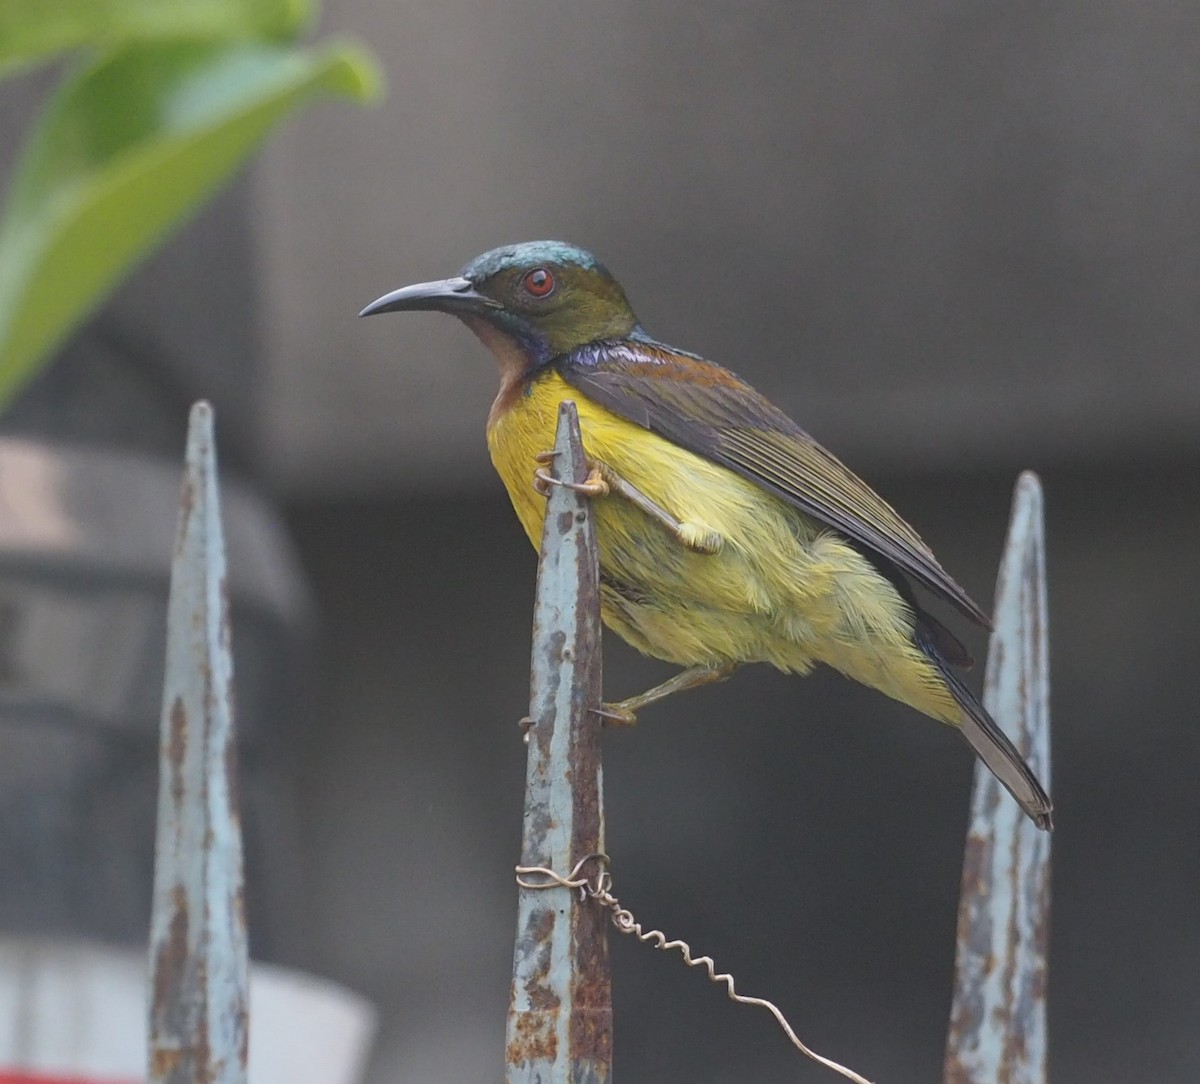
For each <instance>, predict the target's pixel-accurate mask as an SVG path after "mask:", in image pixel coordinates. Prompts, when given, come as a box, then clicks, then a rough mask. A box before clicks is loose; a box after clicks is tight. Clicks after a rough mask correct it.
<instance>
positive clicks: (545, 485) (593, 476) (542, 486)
mask: <svg viewBox="0 0 1200 1084" xmlns="http://www.w3.org/2000/svg"><path fill="white" fill-rule="evenodd" d="M556 455H558V452H539V453H538V454H537V455H535V456H534V457H533V458H534V459H535V460H536V461H537V462H538V463H550V462H552V461H553V460H554V457H555V456H556ZM551 486H562V487H563V488H564V489H571V490H574V491H575V492H576V493H582V494H583V495H584V496H585V497H607V496H608V494H609V493H610V492H611V490H610V487H609V484H608V482H606V481H605V479H604V470H603V468H602V467H601V466H600V465H599V464H598V463H589V464H588V476H587V478H586V479H585V480H584V481H582V482H564V481H562V480H561V479H559V478H555V477H554V475H552V474H551V473H550V472H549V471H548V470H546V468H545V467H538V469H537V470H535V471H534V472H533V488H534V491H535V492H537V493H539V494H541V495H542V496H543V497H548V496H550V487H551Z"/></svg>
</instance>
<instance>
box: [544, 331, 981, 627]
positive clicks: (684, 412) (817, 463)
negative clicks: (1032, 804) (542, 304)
mask: <svg viewBox="0 0 1200 1084" xmlns="http://www.w3.org/2000/svg"><path fill="white" fill-rule="evenodd" d="M557 368H558V370H559V372H561V373H562V376H563V379H564V380H566V382H567V383H568V384H570V385H571V386H572V387H574V388H577V389H578V390H579V391H580V392H582V393H583V394H584V395H586V396H587V397H588V398H589V399H592V400H593V401H595V402H597V403H600V404H601V405H602V406H605V407H607V408H608V409H609V410H611V411H612V412H613V413H614V414H618V415H620V416H621V417H622V418H625V419H626V420H627V421H630V422H633V423H634V424H635V425H640V426H642V427H643V428H644V429H648V430H650V431H651V432H653V433H657V434H659V435H660V436H662V437H665V438H666V439H667V440H670V441H672V442H673V443H675V444H678V445H679V446H680V447H683V448H687V449H688V451H691V452H695V453H696V454H697V455H702V456H704V457H705V458H707V459H711V460H712V461H713V462H715V463H719V464H721V465H722V466H723V467H727V468H728V469H729V470H731V471H734V472H735V473H736V474H740V475H741V476H742V477H743V478H747V479H749V480H750V481H752V482H755V483H757V484H758V485H760V486H762V487H763V488H764V489H767V490H769V491H770V492H772V493H774V494H776V495H777V496H779V497H781V498H783V500H785V501H787V502H788V503H789V504H792V505H794V506H795V507H796V508H798V509H800V511H802V512H804V513H805V514H807V515H809V516H811V517H812V518H813V519H816V520H819V521H821V522H822V523H826V524H828V525H829V526H830V527H833V528H835V529H836V530H838V531H840V532H841V533H842V534H844V535H846V536H847V537H849V538H851V539H853V540H854V541H855V542H857V543H858V544H859V545H861V546H863V547H864V548H865V549H866V550H867V551H868V552H869V553H872V554H875V555H878V556H879V557H882V558H884V559H885V560H887V561H890V562H891V563H892V564H894V565H895V566H896V567H897V568H898V569H900V570H901V571H903V572H904V573H906V574H907V575H909V576H911V577H912V578H913V579H914V580H916V581H917V582H919V583H921V584H923V585H924V586H925V587H927V588H929V589H930V590H931V591H933V592H934V593H935V594H937V595H940V596H942V597H943V598H945V599H946V600H948V601H949V602H951V603H952V604H954V605H955V606H957V607H958V608H959V609H960V610H962V612H963V613H965V614H966V615H967V616H969V617H971V618H972V619H974V620H975V621H978V622H979V623H980V624H981V625H984V626H985V627H990V625H991V622H990V621H989V620H988V617H987V615H986V614H985V613H984V612H983V611H982V610H981V609H980V608H979V607H978V606H977V605H976V604H975V603H974V602H973V601H972V600H971V598H970V597H969V596H968V595H967V593H966V592H965V591H964V590H963V589H962V588H961V587H959V586H958V584H956V583H955V582H954V580H952V579H951V578H950V577H949V576H948V575H947V574H946V572H945V571H944V570H943V569H942V566H941V565H939V564H938V562H937V559H936V558H935V557H934V556H933V554H932V553H931V552H930V550H929V547H928V546H926V545H925V543H924V542H922V541H921V539H920V537H919V536H918V535H917V533H916V531H914V530H913V529H912V528H911V527H910V526H909V525H908V524H907V523H905V522H904V520H903V519H901V518H900V516H898V515H897V514H896V512H895V511H894V510H893V509H892V507H891V506H890V505H888V504H887V503H886V502H885V501H884V500H883V499H882V498H881V497H879V495H878V494H876V493H875V491H874V490H872V489H871V487H870V486H868V485H867V484H866V483H865V482H863V481H862V480H861V479H859V478H858V477H857V476H855V475H854V474H852V473H851V472H850V471H849V470H848V469H847V468H846V467H845V466H844V465H843V464H842V463H841V462H840V461H839V460H837V459H836V458H834V457H833V456H832V455H830V453H829V452H827V451H826V450H825V449H824V448H822V447H821V446H820V445H819V444H818V443H817V442H816V441H815V440H813V439H812V437H810V436H809V435H808V434H807V433H805V432H804V430H802V429H801V428H800V427H799V426H798V425H796V423H795V422H793V421H792V420H791V419H790V418H789V417H788V416H787V415H786V414H784V413H783V412H782V411H781V410H779V408H778V407H776V406H774V405H773V404H772V403H771V402H770V401H768V400H767V399H765V398H764V397H763V396H761V395H760V394H759V393H758V392H756V391H755V390H754V389H753V388H752V387H750V385H748V384H746V383H745V382H744V381H742V380H740V379H739V378H738V377H736V376H735V375H734V374H733V373H731V372H729V371H728V370H727V369H722V368H721V367H720V366H717V365H713V364H712V363H711V362H707V361H704V360H703V359H701V358H697V357H694V356H693V355H690V354H684V353H681V352H679V351H676V350H673V349H671V348H670V347H666V346H663V345H662V344H661V343H655V342H651V341H649V340H647V341H644V342H643V341H640V340H637V339H630V340H624V341H622V342H619V343H593V344H591V345H589V346H585V347H582V348H580V349H578V350H575V351H573V352H572V353H571V354H568V355H566V356H565V357H563V358H560V359H559V360H558V362H557Z"/></svg>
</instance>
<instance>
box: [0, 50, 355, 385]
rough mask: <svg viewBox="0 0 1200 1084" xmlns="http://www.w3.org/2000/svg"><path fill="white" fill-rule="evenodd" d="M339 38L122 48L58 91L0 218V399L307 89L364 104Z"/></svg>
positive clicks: (348, 53)
mask: <svg viewBox="0 0 1200 1084" xmlns="http://www.w3.org/2000/svg"><path fill="white" fill-rule="evenodd" d="M377 84H378V76H377V73H376V70H375V68H374V66H373V64H372V62H371V61H370V59H369V58H368V57H367V56H366V55H365V54H364V53H363V52H362V51H361V50H359V49H357V48H355V47H353V46H349V45H344V44H343V45H335V46H332V47H328V48H325V49H322V50H319V51H315V50H314V51H301V50H297V49H293V48H289V47H283V46H270V45H240V46H230V45H213V44H197V43H173V44H170V45H164V44H155V45H153V46H149V45H147V46H138V47H130V48H127V49H124V50H121V51H119V52H118V53H115V54H113V55H112V56H110V57H108V58H106V59H104V60H101V61H99V62H98V63H95V64H93V65H91V66H90V67H88V68H86V69H85V70H83V71H82V72H80V73H79V74H78V75H76V76H75V77H73V78H71V79H69V80H68V81H67V82H66V84H65V85H64V86H63V87H62V88H60V90H59V92H58V93H57V95H56V96H55V97H54V99H53V100H52V101H51V103H50V105H49V106H48V108H47V111H46V115H45V117H44V118H43V119H42V121H41V123H40V124H39V126H38V128H37V129H36V130H35V132H34V135H33V137H32V138H31V140H30V143H29V146H28V147H27V148H26V151H25V154H24V157H23V159H22V161H21V163H20V165H19V166H18V169H17V176H16V177H15V179H14V181H13V185H12V189H11V192H10V195H9V202H8V207H7V208H6V211H5V216H4V220H3V222H2V223H0V405H2V404H3V403H4V402H7V400H8V398H9V397H10V396H11V394H12V392H13V390H15V387H16V386H17V385H18V384H19V383H20V381H22V380H23V379H24V378H25V377H26V376H27V375H28V374H29V373H30V372H31V371H32V369H33V368H34V367H35V366H36V364H37V363H38V361H39V360H40V359H41V358H42V357H43V356H44V355H46V354H48V353H49V352H50V351H51V350H52V349H53V348H54V347H55V346H57V345H59V344H60V343H61V342H62V340H63V339H64V338H65V337H66V335H67V334H68V333H69V332H70V331H71V330H72V328H73V327H74V326H75V325H76V324H77V323H78V322H79V321H80V320H81V319H82V318H83V317H84V316H85V315H87V313H88V311H90V309H91V307H92V306H94V305H95V304H97V303H98V302H99V301H101V300H102V299H103V298H104V297H105V296H107V294H108V293H109V292H110V291H111V290H112V289H113V288H114V287H115V286H116V284H117V283H118V282H119V281H120V279H121V277H122V276H123V275H124V273H125V272H126V271H128V270H129V269H130V267H131V266H132V265H133V263H134V262H135V261H137V260H138V259H140V258H141V257H143V256H144V255H146V253H147V252H148V251H149V250H150V249H151V248H152V247H153V246H154V245H155V244H156V243H157V242H158V241H159V240H161V239H162V238H163V236H164V235H165V234H166V233H167V232H168V231H169V230H170V229H172V228H173V227H175V226H177V225H179V224H180V223H181V222H182V221H183V220H184V219H185V218H186V217H187V216H189V215H190V214H191V213H192V212H194V211H195V210H196V209H197V207H198V205H199V204H200V203H201V202H202V201H203V200H204V199H205V198H206V197H207V196H209V195H210V194H211V193H212V192H213V190H214V189H215V188H216V187H217V186H218V185H220V184H221V183H222V182H223V181H225V180H226V179H227V178H228V177H229V176H230V175H231V174H232V172H233V171H234V170H235V169H236V167H237V166H238V165H239V164H240V163H241V162H242V161H243V160H244V159H245V158H246V156H247V155H248V154H249V153H250V152H251V151H252V150H254V148H255V147H256V146H257V145H258V143H259V142H260V141H261V140H262V138H263V137H264V136H265V135H266V134H267V132H268V130H269V129H270V128H271V126H272V125H273V124H274V123H275V122H276V121H278V120H279V119H281V118H282V117H283V116H284V115H286V114H287V113H288V112H289V111H290V110H292V109H293V108H294V107H296V106H297V105H298V104H299V103H300V102H301V101H302V100H303V99H305V98H307V97H308V96H310V95H312V94H313V93H315V92H317V91H325V92H330V93H333V94H340V95H344V96H347V97H351V98H357V99H360V100H365V99H368V98H370V97H372V96H373V95H374V94H375V93H376V90H377Z"/></svg>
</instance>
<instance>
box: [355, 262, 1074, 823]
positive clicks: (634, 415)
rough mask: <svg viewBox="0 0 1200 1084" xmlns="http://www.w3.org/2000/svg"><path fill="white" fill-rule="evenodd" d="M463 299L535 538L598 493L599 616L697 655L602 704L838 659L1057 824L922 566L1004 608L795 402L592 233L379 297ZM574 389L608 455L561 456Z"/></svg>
mask: <svg viewBox="0 0 1200 1084" xmlns="http://www.w3.org/2000/svg"><path fill="white" fill-rule="evenodd" d="M409 310H432V311H437V312H446V313H450V314H451V315H453V316H457V317H458V318H459V319H460V320H461V321H462V322H463V323H464V324H466V325H467V327H469V328H470V329H471V330H472V331H473V332H474V333H475V334H476V336H478V337H479V339H480V340H481V341H482V342H483V343H484V345H485V346H487V347H488V348H489V349H490V350H491V352H492V353H493V354H494V355H495V357H496V360H497V361H498V362H499V367H500V391H499V394H497V396H496V399H495V402H493V404H492V408H491V411H490V412H489V414H488V419H487V443H488V449H489V452H490V453H491V458H492V463H493V465H494V466H495V468H496V472H497V473H498V474H499V475H500V478H501V480H502V481H503V483H504V486H505V488H506V489H507V491H508V495H509V498H510V499H511V501H512V504H513V508H514V509H515V510H516V513H517V518H518V519H519V520H520V521H521V526H522V527H523V528H524V529H525V533H526V534H527V535H528V536H529V538H530V540H531V541H532V542H533V544H534V546H535V547H536V546H537V545H538V542H539V539H540V537H541V530H542V519H543V517H544V515H545V495H546V493H547V492H548V491H549V490H548V487H549V486H551V485H557V484H572V485H574V487H575V488H578V489H581V490H582V491H583V492H585V493H587V494H589V495H590V496H591V497H593V498H595V500H594V505H595V524H596V537H597V543H598V546H599V550H600V594H601V616H602V617H603V620H604V623H605V624H606V625H607V626H608V627H609V628H611V629H613V630H614V631H615V632H617V633H618V634H619V635H620V636H621V637H622V638H623V639H625V640H626V641H628V642H629V643H630V644H632V645H633V646H634V647H635V648H637V649H638V650H639V651H641V652H643V653H645V654H647V655H650V656H652V657H654V658H658V659H663V660H665V661H667V662H670V663H674V664H675V665H677V666H681V667H683V670H682V671H681V672H680V673H678V674H677V675H676V676H675V677H673V678H671V679H670V680H668V681H665V682H663V683H662V684H661V685H657V686H655V687H654V688H652V689H650V690H648V691H647V692H644V693H642V694H641V695H639V696H634V697H630V698H629V699H627V700H623V701H621V702H620V703H616V704H604V705H602V706H601V708H600V709H598V710H599V711H600V714H601V715H603V716H605V717H606V718H607V720H608V721H609V722H611V723H624V724H630V723H633V722H634V721H635V719H636V716H637V712H638V711H639V710H641V709H642V708H643V707H645V706H646V705H647V704H650V703H653V702H655V701H657V700H661V699H663V698H664V697H666V696H669V695H671V694H672V693H676V692H680V691H682V690H684V689H690V688H694V687H696V686H699V685H705V684H708V683H710V682H715V681H724V680H725V679H726V678H728V677H729V676H730V675H732V674H733V672H734V671H735V670H736V669H737V668H738V667H739V666H741V665H742V664H743V663H751V662H764V663H770V664H771V665H772V666H775V667H777V668H778V669H779V670H782V671H784V672H785V673H797V674H806V673H808V672H809V671H811V670H812V669H813V667H814V666H816V665H817V664H818V663H823V664H825V665H826V666H831V667H833V668H834V669H835V670H839V671H841V672H842V673H843V674H845V675H846V676H848V677H850V678H853V679H855V680H856V681H860V682H862V683H863V684H864V685H868V686H870V687H871V688H873V689H878V690H879V691H880V692H882V693H884V694H886V695H887V696H890V697H893V698H894V699H896V700H899V701H902V702H903V703H905V704H908V705H910V706H911V707H914V708H916V709H917V711H920V712H924V713H925V714H926V715H929V716H932V717H933V718H934V719H937V720H940V721H941V722H943V723H948V724H949V725H951V726H953V727H955V728H957V730H958V732H959V733H960V734H962V736H963V737H964V738H965V739H966V740H967V742H968V743H969V744H970V746H971V747H972V748H973V749H974V750H975V752H976V754H977V755H978V756H979V757H980V759H981V760H982V761H983V762H984V764H986V765H987V766H988V768H989V769H990V770H991V771H992V773H993V774H994V775H995V776H996V778H997V779H998V780H999V781H1000V782H1001V783H1002V784H1003V785H1004V786H1005V787H1006V788H1007V789H1008V791H1009V793H1010V794H1011V795H1012V796H1013V798H1014V799H1016V801H1017V803H1018V804H1019V805H1020V806H1021V808H1022V809H1023V810H1024V811H1025V813H1026V814H1027V815H1028V816H1029V817H1030V818H1031V819H1032V820H1033V822H1034V823H1035V824H1037V826H1038V827H1039V828H1043V829H1049V828H1050V827H1051V821H1050V813H1051V808H1052V807H1051V803H1050V798H1049V797H1048V796H1047V794H1046V792H1045V790H1044V789H1043V788H1042V785H1041V784H1040V783H1039V782H1038V779H1037V777H1036V776H1035V775H1034V774H1033V772H1032V771H1031V770H1030V768H1029V766H1028V765H1027V764H1026V763H1025V761H1024V759H1023V758H1022V757H1021V754H1020V753H1019V752H1018V751H1017V749H1016V748H1015V747H1014V746H1013V744H1012V742H1010V741H1009V740H1008V738H1007V737H1006V736H1005V734H1004V732H1003V731H1002V730H1001V729H1000V728H999V727H998V726H997V725H996V723H995V721H994V720H993V719H992V717H991V716H990V715H989V714H988V713H987V711H986V710H985V709H984V707H983V705H982V704H981V703H980V702H979V701H978V700H977V699H976V697H975V696H974V694H973V693H972V692H971V691H970V690H969V689H968V688H967V686H966V685H964V684H963V682H962V681H961V680H960V679H959V677H958V676H957V675H956V674H955V672H954V670H955V668H967V667H969V666H970V665H971V663H972V660H971V656H970V654H969V653H968V652H967V650H966V648H965V647H964V646H963V645H962V643H961V642H960V641H959V640H958V638H957V637H956V636H955V635H954V634H953V633H952V632H951V631H950V630H949V629H947V628H946V627H945V625H943V624H942V623H941V622H940V621H939V620H938V619H937V618H935V617H934V616H933V615H932V614H930V613H929V612H928V611H927V610H926V609H925V608H924V607H923V606H922V605H921V604H920V602H919V601H918V599H917V595H916V593H915V591H914V587H913V585H914V584H916V585H919V586H920V587H921V588H923V589H925V590H927V591H928V592H929V593H931V594H932V595H933V596H934V597H936V598H940V599H943V600H945V601H946V602H949V603H950V604H951V605H952V606H954V607H955V608H957V609H958V610H959V611H961V612H962V613H963V614H964V615H965V616H966V617H968V618H970V619H971V620H973V621H975V622H976V623H978V624H979V625H982V626H984V627H985V628H988V627H990V621H989V619H988V616H987V615H986V614H985V613H984V612H983V610H981V609H980V608H979V607H978V606H977V605H976V604H975V603H974V602H973V601H971V598H970V597H969V596H968V595H967V593H966V592H965V591H964V590H963V589H962V588H961V587H959V585H958V584H957V583H955V582H954V580H953V579H951V578H950V576H949V575H947V574H946V572H945V571H943V569H942V567H941V565H940V564H938V561H937V558H935V557H934V555H933V553H932V552H931V551H930V549H929V548H928V546H926V545H925V543H924V542H922V541H921V539H920V537H919V536H918V535H917V533H916V532H915V531H914V530H913V529H912V528H911V527H910V526H909V525H908V524H907V523H906V522H905V521H904V520H903V519H901V518H900V516H899V515H897V513H896V512H895V511H894V510H893V509H892V508H891V506H890V505H888V504H887V503H886V502H885V501H884V500H883V499H882V498H881V497H879V496H878V495H877V494H876V493H875V491H874V490H872V489H871V488H870V487H869V486H868V485H867V484H866V483H865V482H863V481H862V480H861V479H859V478H858V477H857V476H856V475H854V474H853V473H851V472H850V470H848V469H847V468H846V467H845V466H843V464H842V463H841V462H840V461H839V460H838V459H836V458H835V457H834V456H833V455H831V454H830V453H829V452H827V451H826V450H825V449H824V448H823V447H821V445H819V444H818V443H817V442H816V441H815V440H813V438H812V437H810V436H809V435H808V434H807V433H806V432H804V430H803V429H801V428H800V427H799V426H798V425H797V424H796V423H795V422H793V421H792V420H791V418H789V417H788V416H787V415H786V414H784V413H783V412H782V411H781V410H780V409H779V408H778V407H776V406H775V405H774V404H773V403H771V402H770V401H769V400H767V399H766V398H765V397H764V396H762V395H760V394H759V393H758V392H757V391H755V390H754V389H753V388H752V387H750V385H749V384H747V383H746V382H745V381H743V380H741V379H740V378H739V377H737V376H735V375H734V374H733V373H732V372H730V371H729V370H728V369H725V368H722V367H721V366H720V365H717V364H715V363H713V362H711V361H706V360H705V359H704V358H701V357H698V356H697V355H695V354H690V353H688V352H686V351H684V350H680V349H678V348H677V347H674V346H668V345H667V344H666V343H662V342H659V341H657V340H656V339H653V338H651V337H650V335H649V334H647V332H646V331H645V330H644V329H643V328H642V325H641V324H640V323H639V321H638V318H637V317H636V316H635V315H634V312H633V309H632V308H631V307H630V304H629V302H628V300H627V299H626V297H625V292H624V290H623V289H622V288H621V286H620V284H619V283H618V282H617V280H616V279H615V278H613V276H612V275H611V274H609V272H608V271H607V270H606V269H605V267H604V266H603V265H602V264H601V263H600V262H599V261H598V260H597V259H596V257H595V256H593V255H592V254H591V253H590V252H586V251H584V250H583V249H581V248H577V247H575V246H574V245H569V244H565V243H563V242H560V241H532V242H527V243H524V244H517V245H509V246H505V247H503V248H497V249H493V250H492V251H490V252H485V253H484V254H483V255H481V256H478V257H476V258H475V259H474V260H472V261H471V262H470V263H469V264H467V266H466V267H464V268H463V270H462V272H461V274H460V275H459V276H458V277H457V278H449V279H442V280H440V281H436V282H422V283H417V284H416V285H413V286H405V287H403V288H401V289H399V290H393V291H392V292H391V293H389V294H385V295H384V296H383V297H381V298H379V299H378V300H377V301H374V302H372V303H371V304H370V305H368V306H367V307H366V308H365V309H363V310H362V312H361V313H360V314H359V315H360V316H369V315H372V314H374V313H381V312H401V311H409ZM565 399H573V400H574V401H575V403H576V407H577V410H578V413H579V426H580V432H581V435H582V438H583V447H584V453H585V455H586V457H587V460H588V464H589V474H588V477H587V480H586V481H585V482H583V483H561V482H559V481H557V479H556V478H555V477H554V475H553V473H552V471H550V470H548V469H547V466H548V465H549V464H550V463H551V461H552V458H553V453H552V452H551V451H550V449H551V448H552V447H553V445H554V438H555V428H556V425H557V418H558V407H559V404H560V403H561V402H562V401H563V400H565Z"/></svg>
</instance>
